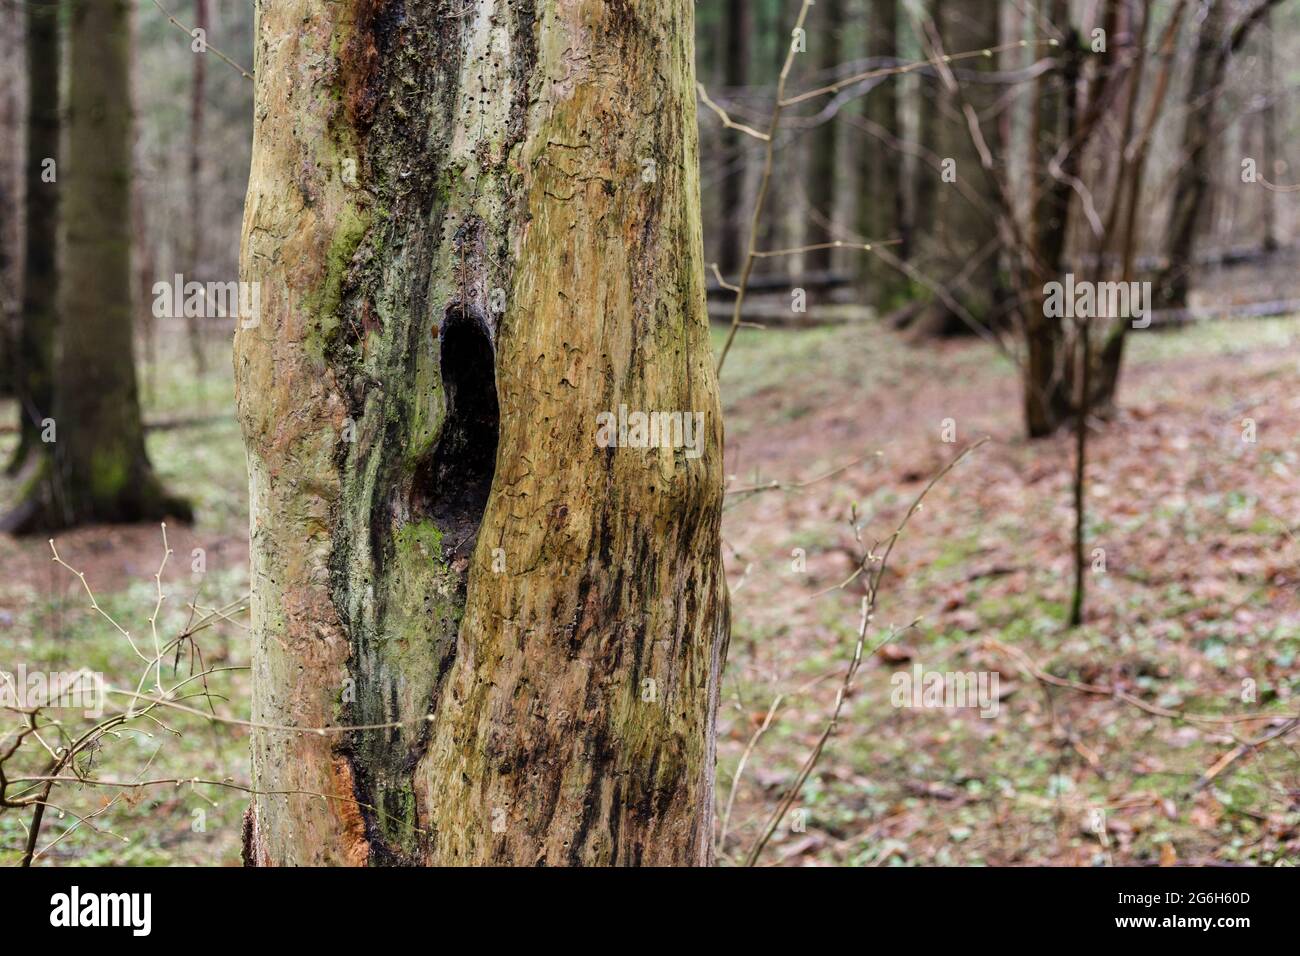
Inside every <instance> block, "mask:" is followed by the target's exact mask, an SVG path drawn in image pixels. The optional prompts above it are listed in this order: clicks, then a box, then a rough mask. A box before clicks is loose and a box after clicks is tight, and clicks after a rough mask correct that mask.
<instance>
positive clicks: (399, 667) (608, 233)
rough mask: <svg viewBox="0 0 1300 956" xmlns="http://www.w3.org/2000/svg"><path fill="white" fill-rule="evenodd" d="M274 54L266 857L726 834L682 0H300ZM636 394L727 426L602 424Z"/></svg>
mask: <svg viewBox="0 0 1300 956" xmlns="http://www.w3.org/2000/svg"><path fill="white" fill-rule="evenodd" d="M255 55H256V68H255V73H256V77H257V79H256V91H255V113H256V117H255V133H254V146H253V168H252V174H251V177H250V183H249V193H248V201H247V205H246V212H245V221H244V235H243V250H242V275H243V279H244V280H245V281H248V282H258V283H260V298H261V311H260V315H259V317H258V321H257V322H256V323H252V322H249V321H247V320H245V322H244V323H243V325H245V326H247V327H241V329H240V330H239V331H238V332H237V334H236V337H235V370H236V387H237V398H238V405H239V415H240V421H241V424H242V428H243V431H244V435H245V441H246V445H247V450H248V462H249V472H250V476H249V483H250V496H251V505H252V514H251V541H252V575H253V585H252V589H253V599H252V615H253V629H254V637H253V643H254V659H253V679H254V701H253V711H254V714H253V716H254V720H255V721H257V722H259V723H261V724H264V725H266V726H267V728H268V729H262V730H257V731H255V732H254V734H253V770H254V778H255V783H256V786H257V787H258V789H259V790H260V791H262V793H261V794H260V795H258V796H257V797H256V798H255V800H254V804H253V807H252V811H251V814H250V820H249V828H248V831H247V834H246V836H247V840H246V849H245V855H246V859H248V861H249V862H254V863H259V864H308V863H318V864H358V865H360V864H384V863H429V864H442V863H455V864H483V863H502V864H528V865H532V864H545V865H559V864H705V863H709V862H710V861H711V857H712V852H711V843H712V840H711V831H712V822H711V807H712V791H713V774H714V734H713V724H714V716H715V712H716V708H717V701H718V693H719V677H720V672H721V667H722V661H723V657H724V654H725V651H726V644H727V634H728V618H727V613H728V612H727V596H726V587H725V581H724V578H723V573H722V565H721V557H720V539H719V519H720V512H721V499H722V424H721V420H720V413H719V406H718V395H717V385H716V379H715V375H714V373H713V366H712V361H711V354H710V348H709V340H708V326H707V320H706V315H705V302H704V272H703V262H702V256H703V253H702V241H701V230H700V220H699V182H698V155H697V153H698V145H697V132H696V116H695V92H694V68H693V40H692V6H691V3H690V0H656V2H654V3H648V2H647V3H633V2H628V0H468V2H467V0H406V2H404V3H402V2H395V0H394V2H387V0H346V2H338V3H332V2H324V0H276V2H274V3H266V2H263V3H261V4H259V7H258V22H257V31H256V47H255ZM620 404H625V405H627V406H628V407H629V408H631V409H643V410H661V411H673V410H682V411H691V412H701V413H702V414H703V420H704V436H703V438H704V440H703V445H702V454H701V455H700V456H699V457H690V456H688V455H687V454H686V453H685V450H684V449H682V448H646V449H640V448H632V447H617V448H612V447H606V448H602V447H599V446H598V443H597V440H596V435H597V427H596V416H597V415H598V414H599V413H600V412H602V411H610V410H613V411H617V410H618V408H619V405H620ZM374 724H396V725H397V726H389V727H386V728H385V729H379V730H360V731H354V732H351V733H348V734H325V735H318V734H313V733H299V732H291V731H285V730H283V729H270V728H283V727H294V728H298V727H301V728H309V727H325V726H328V727H335V726H340V725H350V726H367V725H374ZM322 795H324V798H322Z"/></svg>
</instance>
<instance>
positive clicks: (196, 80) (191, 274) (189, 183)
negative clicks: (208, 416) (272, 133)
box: [181, 0, 208, 375]
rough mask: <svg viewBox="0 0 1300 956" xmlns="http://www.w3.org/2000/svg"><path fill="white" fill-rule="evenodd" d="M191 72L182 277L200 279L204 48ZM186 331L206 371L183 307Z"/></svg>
mask: <svg viewBox="0 0 1300 956" xmlns="http://www.w3.org/2000/svg"><path fill="white" fill-rule="evenodd" d="M194 29H196V30H202V31H203V32H204V36H206V35H207V30H208V0H194ZM192 56H193V57H194V72H193V75H192V77H191V81H190V137H189V144H188V155H187V157H186V172H185V186H186V192H187V194H188V203H187V205H188V209H187V212H188V215H189V234H188V236H187V237H186V241H185V253H184V256H185V260H184V261H185V265H184V267H183V268H182V270H181V271H182V272H183V274H184V275H185V281H186V282H191V281H196V282H201V281H203V278H202V277H201V276H200V275H199V271H200V269H201V268H202V264H203V228H204V222H203V175H202V174H203V106H204V97H205V96H206V89H207V62H208V55H207V51H206V50H204V51H203V52H195V53H192ZM185 324H186V328H185V331H186V335H187V336H188V338H189V342H190V356H191V358H193V360H194V370H195V371H196V372H197V373H198V374H199V375H205V374H207V370H208V362H207V358H206V357H205V356H204V351H203V318H202V317H201V316H200V315H199V314H198V313H191V311H190V310H186V318H185Z"/></svg>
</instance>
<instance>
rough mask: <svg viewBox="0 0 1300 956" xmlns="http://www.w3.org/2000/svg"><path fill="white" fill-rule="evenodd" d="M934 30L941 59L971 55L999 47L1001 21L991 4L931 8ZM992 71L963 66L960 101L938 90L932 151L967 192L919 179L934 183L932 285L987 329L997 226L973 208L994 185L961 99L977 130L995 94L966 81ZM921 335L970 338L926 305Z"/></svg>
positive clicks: (976, 0)
mask: <svg viewBox="0 0 1300 956" xmlns="http://www.w3.org/2000/svg"><path fill="white" fill-rule="evenodd" d="M935 9H936V13H935V25H936V27H937V29H938V33H939V39H940V42H941V43H942V47H943V50H944V52H945V53H950V54H951V53H964V52H968V51H971V50H981V49H989V48H991V47H994V46H997V44H998V39H999V33H1000V21H999V17H998V5H997V3H996V2H995V0H936V3H935ZM996 68H997V61H996V59H995V58H993V57H980V58H978V59H973V60H966V61H964V62H963V64H962V65H961V70H962V73H959V74H958V79H959V80H961V87H962V89H961V95H960V97H959V96H957V95H954V94H953V93H951V92H950V91H948V90H947V89H946V88H945V89H940V90H939V93H938V103H937V111H938V118H937V124H938V130H937V144H936V145H937V149H936V152H937V153H938V155H939V157H940V159H941V161H942V162H943V163H944V168H945V169H946V170H947V171H948V173H949V175H953V176H955V177H956V179H957V180H958V181H960V182H962V183H964V184H965V186H966V188H965V189H962V188H959V186H958V184H957V182H956V181H951V180H949V181H945V180H944V179H943V175H944V172H943V171H942V170H941V171H938V172H936V171H934V170H931V169H928V168H927V169H925V170H924V171H923V175H924V176H929V177H931V178H933V179H937V180H939V181H938V182H937V183H936V184H935V185H934V187H933V188H934V191H935V192H934V201H935V206H934V212H933V215H934V222H933V227H934V234H933V240H934V243H933V245H932V247H931V250H930V255H929V256H928V257H927V259H928V262H929V268H930V269H931V270H933V271H935V272H936V273H937V274H936V278H937V279H938V280H939V281H941V282H943V283H944V284H946V285H950V286H951V288H950V294H951V295H952V298H953V299H955V300H956V301H957V302H959V303H961V305H962V307H963V308H965V309H966V311H967V312H968V313H969V314H970V316H972V317H973V318H974V319H975V320H976V321H977V322H988V321H990V320H991V313H992V312H993V308H994V305H995V303H996V300H997V291H998V288H999V285H1000V280H999V275H998V254H999V253H998V250H999V248H1000V243H999V240H998V234H997V226H996V223H995V222H994V219H993V217H992V215H991V213H990V209H989V208H987V207H984V206H981V205H978V204H977V202H976V198H977V197H991V196H993V195H994V192H993V184H992V183H991V182H990V180H989V177H988V175H987V174H986V173H985V171H984V168H983V166H982V165H981V163H980V156H979V152H978V150H977V149H976V145H975V143H974V141H973V138H972V136H971V133H970V129H969V127H968V125H967V121H966V117H965V116H964V115H963V105H962V98H963V97H964V99H965V101H966V102H969V103H970V105H971V107H972V108H973V109H974V111H975V113H976V115H977V116H979V117H980V119H981V121H982V123H981V125H984V122H986V121H988V117H989V113H990V112H991V110H992V108H993V107H994V105H995V104H996V102H997V90H996V88H995V87H993V86H991V85H989V84H984V83H980V82H978V81H976V80H974V79H972V78H970V77H969V76H963V73H971V74H978V73H987V72H992V71H994V70H995V69H996ZM994 132H995V130H994V127H993V125H992V124H991V123H989V125H988V126H987V127H986V131H985V139H986V140H987V141H989V142H994V141H995V139H996V138H995V136H994V135H993V133H994ZM923 327H924V328H925V329H926V330H927V331H930V332H934V333H938V334H945V335H950V334H957V333H966V332H969V331H970V326H969V324H968V323H966V322H963V321H962V320H961V319H960V318H959V317H958V316H957V315H956V314H955V313H954V312H953V310H952V309H951V308H950V307H949V306H948V305H947V304H945V303H944V302H942V301H940V300H937V299H936V300H935V301H934V302H932V303H931V304H930V308H929V309H928V310H927V315H926V316H925V318H924V319H923Z"/></svg>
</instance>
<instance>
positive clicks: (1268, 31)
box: [1258, 12, 1279, 252]
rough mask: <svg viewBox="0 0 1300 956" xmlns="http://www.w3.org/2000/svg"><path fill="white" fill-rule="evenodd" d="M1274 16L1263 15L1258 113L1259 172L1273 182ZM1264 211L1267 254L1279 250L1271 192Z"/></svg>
mask: <svg viewBox="0 0 1300 956" xmlns="http://www.w3.org/2000/svg"><path fill="white" fill-rule="evenodd" d="M1272 19H1273V18H1272V14H1271V12H1270V13H1266V14H1264V19H1263V25H1264V32H1263V34H1262V35H1261V37H1260V54H1259V55H1260V61H1261V69H1262V72H1263V74H1264V108H1263V109H1262V110H1261V111H1260V114H1259V125H1260V140H1261V146H1262V151H1261V154H1260V157H1259V169H1260V170H1261V171H1262V172H1263V174H1264V176H1265V177H1267V178H1268V180H1269V181H1270V182H1276V181H1277V170H1276V169H1274V168H1273V167H1274V166H1275V165H1276V163H1277V103H1276V97H1277V96H1278V93H1279V91H1278V86H1277V71H1276V68H1275V67H1274V65H1273V47H1274V39H1273V23H1272ZM1258 192H1259V197H1260V202H1261V203H1263V208H1262V209H1261V211H1260V217H1259V218H1260V227H1261V231H1262V233H1263V240H1262V245H1263V247H1264V250H1265V251H1266V252H1272V251H1274V250H1275V249H1277V247H1278V238H1277V201H1276V199H1275V197H1274V195H1273V190H1271V189H1261V190H1258Z"/></svg>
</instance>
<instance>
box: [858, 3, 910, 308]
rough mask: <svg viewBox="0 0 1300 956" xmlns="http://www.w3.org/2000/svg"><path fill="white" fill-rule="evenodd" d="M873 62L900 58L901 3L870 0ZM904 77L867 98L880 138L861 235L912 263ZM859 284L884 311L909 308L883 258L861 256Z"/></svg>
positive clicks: (902, 280)
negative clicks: (890, 243) (888, 244)
mask: <svg viewBox="0 0 1300 956" xmlns="http://www.w3.org/2000/svg"><path fill="white" fill-rule="evenodd" d="M866 3H867V4H868V9H867V56H868V57H870V58H871V60H872V61H873V62H875V61H888V60H895V59H897V57H898V0H866ZM902 82H903V78H902V77H889V78H886V79H885V80H884V81H882V82H881V83H880V84H879V85H878V86H877V87H876V88H875V89H873V90H872V91H871V92H870V93H868V94H867V96H866V101H865V107H864V110H865V117H866V120H867V122H868V123H869V124H870V125H871V127H872V128H873V131H874V132H875V133H876V135H877V137H879V138H873V139H872V140H870V141H869V143H870V145H869V146H868V148H867V150H866V156H865V163H864V170H863V172H864V175H863V182H862V186H861V188H860V189H859V190H858V196H857V221H858V229H857V231H858V233H859V234H860V235H861V236H863V237H864V238H865V239H866V240H867V241H868V242H875V241H883V240H887V239H892V238H895V237H898V238H901V239H902V240H903V242H902V244H901V245H899V246H896V247H895V248H894V249H892V250H891V251H892V252H893V253H894V255H895V256H897V257H898V258H900V259H907V258H908V256H909V254H910V249H911V242H910V238H911V237H910V235H909V233H908V230H907V229H906V227H905V224H904V221H903V214H904V209H903V200H904V193H905V191H906V186H905V184H904V182H903V154H902V151H901V150H900V149H899V148H898V145H897V143H898V142H901V140H902V138H903V127H902V121H901V117H900V107H899V103H900V100H901V99H902V97H901V92H900V91H901V89H902V87H901V84H902ZM857 262H858V269H857V274H858V281H859V284H860V286H861V288H862V290H863V292H864V293H865V294H866V296H867V298H868V301H870V302H871V303H872V304H873V305H874V306H875V307H876V308H877V309H878V310H881V311H884V310H888V309H892V308H895V307H897V306H899V305H901V304H902V303H903V300H904V299H905V297H906V296H907V293H908V289H909V282H908V280H907V277H906V276H904V275H902V274H901V273H900V272H899V271H898V270H897V269H895V268H893V267H892V266H891V265H889V264H888V263H887V262H885V260H883V259H881V258H880V257H878V256H873V255H868V254H862V253H858V259H857Z"/></svg>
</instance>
